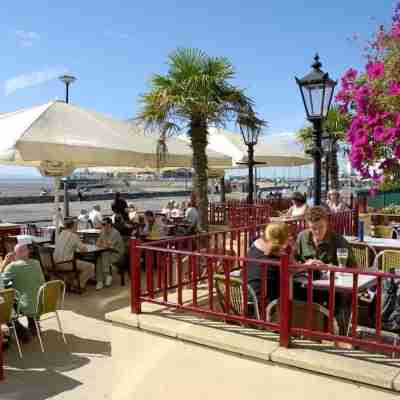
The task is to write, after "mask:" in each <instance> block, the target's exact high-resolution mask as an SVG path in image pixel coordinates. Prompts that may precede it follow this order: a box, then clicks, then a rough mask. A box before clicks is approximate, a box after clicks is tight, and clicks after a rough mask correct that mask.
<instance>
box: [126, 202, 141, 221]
mask: <svg viewBox="0 0 400 400" xmlns="http://www.w3.org/2000/svg"><path fill="white" fill-rule="evenodd" d="M128 217H129V221H130V222H132V223H137V222H138V220H139V215H138V212H137V210H136V207H135V205H134V204H132V203H131V204H129V207H128Z"/></svg>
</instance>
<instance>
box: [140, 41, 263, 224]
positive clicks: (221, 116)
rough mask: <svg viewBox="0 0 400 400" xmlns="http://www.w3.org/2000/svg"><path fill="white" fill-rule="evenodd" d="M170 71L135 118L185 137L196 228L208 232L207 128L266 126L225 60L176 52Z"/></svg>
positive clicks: (155, 84) (159, 78)
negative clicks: (196, 212) (189, 152)
mask: <svg viewBox="0 0 400 400" xmlns="http://www.w3.org/2000/svg"><path fill="white" fill-rule="evenodd" d="M168 67H169V69H168V72H167V73H166V74H165V75H159V74H156V75H153V77H152V78H151V88H150V90H149V91H148V92H147V93H145V94H144V95H143V96H142V97H141V102H142V109H141V111H140V113H139V116H138V118H139V119H140V120H142V121H144V122H145V123H146V124H147V125H150V126H151V127H153V128H158V129H160V130H161V132H165V129H167V130H169V131H170V130H178V131H181V132H182V131H187V134H188V135H189V137H190V140H191V146H192V149H193V169H194V176H193V187H194V192H195V196H196V199H197V200H198V206H199V214H200V227H201V229H203V230H207V229H208V221H207V215H208V196H207V189H208V184H207V169H208V165H207V155H206V146H207V144H208V142H207V135H208V131H207V130H208V127H209V126H224V125H225V124H226V123H227V122H229V121H236V122H237V123H240V124H241V125H242V126H244V125H246V126H247V127H250V128H254V129H261V128H262V127H263V126H264V121H262V120H261V119H259V118H258V117H257V116H256V114H255V112H254V111H253V106H254V103H253V101H252V100H251V99H250V98H249V97H247V96H246V95H245V93H244V91H243V90H242V89H240V88H237V87H235V86H233V85H232V84H231V83H230V81H231V80H232V79H233V78H234V76H235V74H234V70H233V67H232V65H231V63H230V62H229V60H227V59H226V58H222V57H210V56H208V55H207V54H205V53H204V52H202V51H200V50H197V49H178V50H176V51H175V52H173V53H172V54H171V55H170V56H169V58H168ZM244 116H247V118H245V117H244ZM163 134H164V135H165V133H163Z"/></svg>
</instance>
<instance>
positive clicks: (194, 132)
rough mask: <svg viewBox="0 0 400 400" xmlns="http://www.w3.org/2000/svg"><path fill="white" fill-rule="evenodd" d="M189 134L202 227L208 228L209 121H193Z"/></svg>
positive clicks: (194, 187)
mask: <svg viewBox="0 0 400 400" xmlns="http://www.w3.org/2000/svg"><path fill="white" fill-rule="evenodd" d="M189 135H190V138H191V145H192V148H193V170H194V174H193V190H194V193H195V195H196V198H197V201H198V210H199V217H200V229H202V230H205V231H207V230H208V174H207V169H208V164H207V154H206V147H207V144H208V142H207V123H206V122H204V121H201V120H198V121H192V123H191V125H190V130H189Z"/></svg>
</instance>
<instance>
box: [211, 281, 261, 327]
mask: <svg viewBox="0 0 400 400" xmlns="http://www.w3.org/2000/svg"><path fill="white" fill-rule="evenodd" d="M214 283H215V288H216V291H217V297H218V302H219V304H220V306H221V308H222V310H223V311H224V312H225V313H227V312H228V311H227V310H225V289H226V287H225V275H220V274H215V275H214ZM229 290H230V299H231V304H230V307H231V309H230V311H232V312H233V313H234V314H236V315H243V311H244V307H243V281H242V279H240V278H236V277H232V276H231V277H230V279H229ZM247 293H248V304H252V305H253V308H254V313H255V316H256V318H257V319H260V311H259V309H258V300H257V296H256V294H255V292H254V290H253V288H252V287H251V286H250V285H247Z"/></svg>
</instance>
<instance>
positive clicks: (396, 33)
mask: <svg viewBox="0 0 400 400" xmlns="http://www.w3.org/2000/svg"><path fill="white" fill-rule="evenodd" d="M390 34H391V36H392V37H393V38H400V22H395V23H394V24H393V26H392V30H391V31H390Z"/></svg>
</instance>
